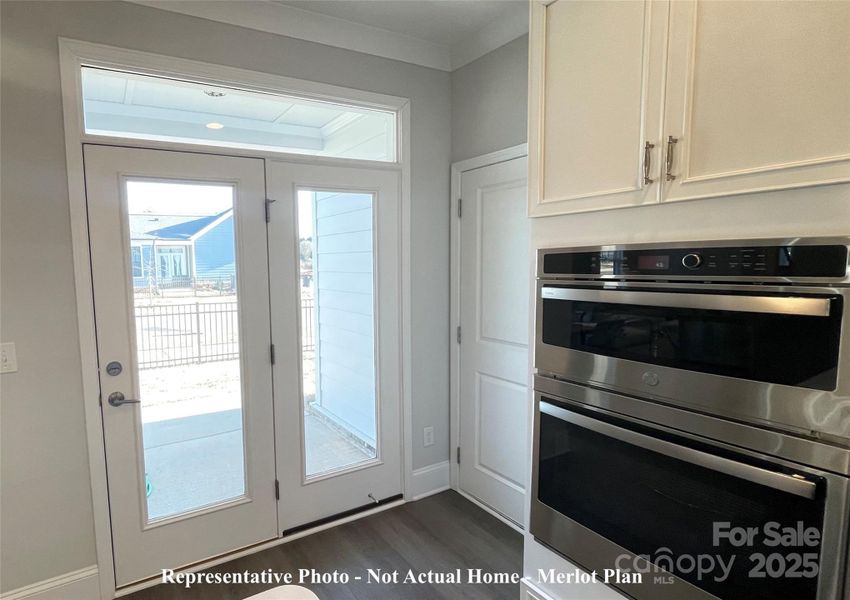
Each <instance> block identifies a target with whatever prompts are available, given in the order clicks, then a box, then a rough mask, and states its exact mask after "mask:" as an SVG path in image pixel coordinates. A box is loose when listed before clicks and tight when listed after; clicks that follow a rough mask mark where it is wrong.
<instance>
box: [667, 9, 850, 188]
mask: <svg viewBox="0 0 850 600" xmlns="http://www.w3.org/2000/svg"><path fill="white" fill-rule="evenodd" d="M670 10H671V13H670V46H669V51H668V62H667V64H668V78H667V100H666V103H665V104H666V110H665V119H664V122H665V127H664V129H665V134H666V135H667V136H673V137H674V138H675V139H677V140H678V142H677V143H676V144H675V145H673V146H671V150H672V151H673V156H672V164H671V168H670V174H671V175H673V176H674V177H675V179H673V180H671V181H670V182H669V183H667V184H666V185H665V188H666V189H665V190H664V199H665V200H683V199H690V198H701V197H710V196H723V195H732V194H741V193H746V192H755V191H761V190H772V189H783V188H793V187H801V186H811V185H819V184H825V183H835V182H838V181H848V180H850V2H847V1H841V2H803V1H799V0H793V1H789V2H760V1H753V2H749V1H748V2H741V1H737V2H717V1H702V2H692V1H682V0H676V1H675V2H673V3H672V4H671V8H670ZM665 139H667V138H666V137H665ZM739 201H744V200H743V199H740V200H739Z"/></svg>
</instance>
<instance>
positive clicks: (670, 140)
mask: <svg viewBox="0 0 850 600" xmlns="http://www.w3.org/2000/svg"><path fill="white" fill-rule="evenodd" d="M678 141H679V138H674V137H673V136H672V135H669V136H667V181H673V180H674V179H676V176H675V175H673V173H671V172H670V171H672V170H673V152H675V150H676V142H678Z"/></svg>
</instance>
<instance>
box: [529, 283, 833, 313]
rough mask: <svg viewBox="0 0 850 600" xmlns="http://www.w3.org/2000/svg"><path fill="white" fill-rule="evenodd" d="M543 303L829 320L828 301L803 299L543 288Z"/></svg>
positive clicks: (541, 290) (541, 291)
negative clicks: (645, 307) (590, 303)
mask: <svg viewBox="0 0 850 600" xmlns="http://www.w3.org/2000/svg"><path fill="white" fill-rule="evenodd" d="M540 297H541V298H543V299H544V300H582V301H586V302H603V303H608V304H637V305H646V306H665V307H670V308H696V309H702V310H728V311H733V312H750V313H767V314H777V315H799V316H804V317H828V316H829V310H830V299H829V298H812V297H804V296H733V295H728V294H727V295H723V294H688V293H681V294H679V293H670V292H643V291H635V290H596V289H581V288H567V287H549V286H544V287H542V288H541V289H540Z"/></svg>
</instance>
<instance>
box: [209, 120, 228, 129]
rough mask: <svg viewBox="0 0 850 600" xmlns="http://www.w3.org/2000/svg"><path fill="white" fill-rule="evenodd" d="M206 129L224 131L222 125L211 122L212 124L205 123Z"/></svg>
mask: <svg viewBox="0 0 850 600" xmlns="http://www.w3.org/2000/svg"><path fill="white" fill-rule="evenodd" d="M207 129H224V125H222V124H221V123H216V122H215V121H213V122H212V123H207Z"/></svg>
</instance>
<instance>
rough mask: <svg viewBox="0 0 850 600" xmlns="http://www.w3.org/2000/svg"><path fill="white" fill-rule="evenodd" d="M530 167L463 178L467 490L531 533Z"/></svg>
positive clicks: (517, 164)
mask: <svg viewBox="0 0 850 600" xmlns="http://www.w3.org/2000/svg"><path fill="white" fill-rule="evenodd" d="M526 196H527V159H526V158H524V157H523V158H516V159H513V160H509V161H506V162H502V163H498V164H495V165H490V166H487V167H482V168H479V169H474V170H471V171H465V172H464V173H463V174H462V175H461V198H462V200H463V211H462V213H463V214H462V217H461V219H460V326H461V334H462V335H461V339H460V398H459V402H460V427H459V432H460V433H459V437H460V448H459V462H460V469H459V480H458V484H459V487H460V489H461V490H462V491H463V492H465V493H467V494H469V495H470V496H473V497H474V498H476V499H478V500H479V501H481V502H483V503H484V504H486V505H487V506H489V507H491V508H492V509H493V510H495V511H497V512H499V513H500V514H502V515H504V516H505V517H507V518H508V519H510V520H511V521H514V522H515V523H517V524H519V525H523V524H524V523H523V522H524V519H523V514H524V510H523V507H524V496H525V482H526V474H527V469H528V465H529V462H530V457H529V444H528V440H527V422H528V418H527V414H528V410H527V406H528V326H529V325H528V323H529V320H528V315H529V313H528V305H529V285H530V283H529V282H530V275H529V273H530V267H529V264H530V263H529V258H528V244H529V234H528V230H529V227H528V219H527V217H526V201H527V200H526Z"/></svg>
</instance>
